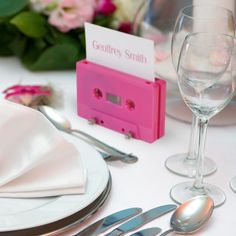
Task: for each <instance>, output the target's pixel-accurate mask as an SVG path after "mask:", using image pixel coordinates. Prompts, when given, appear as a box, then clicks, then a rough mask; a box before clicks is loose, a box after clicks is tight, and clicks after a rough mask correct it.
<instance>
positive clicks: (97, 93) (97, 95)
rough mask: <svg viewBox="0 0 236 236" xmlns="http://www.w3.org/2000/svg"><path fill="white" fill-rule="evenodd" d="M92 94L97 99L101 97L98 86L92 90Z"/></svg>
mask: <svg viewBox="0 0 236 236" xmlns="http://www.w3.org/2000/svg"><path fill="white" fill-rule="evenodd" d="M93 94H94V96H95V98H97V99H101V98H102V97H103V94H102V91H101V89H99V88H95V89H94V90H93Z"/></svg>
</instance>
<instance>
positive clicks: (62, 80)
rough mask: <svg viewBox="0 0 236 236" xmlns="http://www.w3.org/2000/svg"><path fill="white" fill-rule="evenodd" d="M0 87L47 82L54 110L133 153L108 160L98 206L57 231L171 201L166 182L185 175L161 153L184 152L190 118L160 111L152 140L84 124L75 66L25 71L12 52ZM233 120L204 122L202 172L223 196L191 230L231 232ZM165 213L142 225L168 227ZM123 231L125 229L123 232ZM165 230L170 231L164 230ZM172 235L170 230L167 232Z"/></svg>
mask: <svg viewBox="0 0 236 236" xmlns="http://www.w3.org/2000/svg"><path fill="white" fill-rule="evenodd" d="M0 72H1V74H0V81H1V83H0V90H1V91H3V90H4V89H5V88H6V87H9V86H11V85H13V84H17V83H20V82H21V83H22V84H49V83H50V84H51V85H52V86H53V87H55V88H56V89H57V90H58V91H59V92H61V93H62V94H63V96H62V97H59V99H62V100H63V103H64V107H62V108H60V109H59V110H60V111H61V112H62V113H64V114H65V115H66V116H67V117H68V118H69V119H70V120H71V122H72V124H73V126H74V127H75V128H80V129H81V130H83V131H85V132H87V133H89V134H91V135H93V136H94V137H96V138H98V139H100V140H102V141H103V142H106V143H108V144H110V145H113V146H115V147H117V148H118V149H120V150H122V151H125V152H132V153H134V154H136V155H137V156H138V157H139V161H138V162H137V163H135V164H124V163H121V162H113V163H108V165H109V169H110V171H111V174H112V179H113V186H112V191H111V193H110V196H109V198H108V199H107V201H106V203H105V204H104V206H103V207H102V208H101V209H100V210H99V211H98V212H97V213H96V214H95V215H93V216H92V217H91V218H90V219H88V220H87V221H86V222H84V223H83V224H80V225H78V226H76V227H73V228H72V229H70V230H67V231H66V232H64V233H61V234H60V235H61V236H62V235H72V234H73V233H75V232H78V231H80V230H82V229H83V228H85V227H86V226H88V225H89V224H91V223H92V222H95V221H97V220H98V219H100V218H102V217H104V216H106V215H109V214H110V213H113V212H115V211H118V210H121V209H125V208H128V207H132V206H139V207H142V208H143V210H144V211H145V210H148V209H150V208H153V207H156V206H158V205H162V204H169V203H173V201H172V200H171V199H170V197H169V190H170V188H171V187H172V186H173V185H175V184H177V183H180V182H183V181H186V180H187V178H184V177H180V176H177V175H175V174H172V173H170V172H169V171H168V170H167V169H166V168H165V167H164V162H165V160H166V158H167V157H168V156H170V155H172V154H175V153H180V152H186V151H187V147H188V142H189V137H190V124H189V123H183V122H180V121H177V120H174V119H172V118H169V117H166V132H165V136H164V137H162V138H161V139H160V140H157V141H156V142H154V143H152V144H148V143H145V142H143V141H139V140H134V139H131V140H127V139H125V138H124V136H123V135H122V134H120V133H116V132H114V131H112V130H108V129H106V128H102V127H100V126H90V125H88V122H87V121H86V120H85V119H83V118H80V117H78V116H77V115H76V75H75V71H62V72H37V73H36V72H30V71H27V70H26V69H25V68H24V67H23V66H22V65H21V64H20V62H19V61H18V59H16V58H14V57H13V58H11V57H10V58H0ZM3 112H4V111H2V113H3ZM235 136H236V126H221V127H216V126H215V127H214V126H210V127H209V129H208V133H207V141H206V155H207V156H208V157H211V158H212V159H214V161H215V162H216V164H217V167H218V170H217V172H216V173H215V174H213V175H211V176H209V177H207V178H205V180H206V181H208V182H209V183H212V184H216V185H217V186H219V187H221V189H222V190H223V191H224V192H225V194H226V197H227V199H226V202H225V203H224V204H223V205H222V206H221V207H219V208H216V209H215V211H214V213H213V216H212V218H211V219H210V221H209V223H208V224H207V225H206V227H204V228H203V229H202V230H201V231H199V232H198V233H196V234H195V235H201V236H209V235H211V236H213V235H214V236H222V235H236V226H234V223H235V218H236V193H234V192H233V191H232V190H231V189H230V187H229V181H230V179H231V178H232V177H233V176H235V175H236V148H235V146H236V138H235ZM170 216H171V214H167V215H165V216H162V217H160V218H158V219H156V220H154V221H152V222H150V223H149V224H147V225H145V226H144V227H142V228H147V227H154V226H158V227H161V228H162V229H163V230H166V229H168V228H169V219H170ZM127 235H128V234H127ZM170 235H171V234H170ZM172 235H174V234H172Z"/></svg>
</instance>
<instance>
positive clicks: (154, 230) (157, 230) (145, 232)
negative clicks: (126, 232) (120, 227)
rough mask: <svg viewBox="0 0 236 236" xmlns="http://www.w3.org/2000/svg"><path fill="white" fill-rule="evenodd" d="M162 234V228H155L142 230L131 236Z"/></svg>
mask: <svg viewBox="0 0 236 236" xmlns="http://www.w3.org/2000/svg"><path fill="white" fill-rule="evenodd" d="M160 232H161V228H158V227H153V228H147V229H142V230H140V231H138V232H135V233H134V234H131V235H130V236H154V235H157V234H159V233H160Z"/></svg>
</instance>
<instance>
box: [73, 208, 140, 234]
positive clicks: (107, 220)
mask: <svg viewBox="0 0 236 236" xmlns="http://www.w3.org/2000/svg"><path fill="white" fill-rule="evenodd" d="M140 212H142V209H141V208H137V207H136V208H128V209H125V210H122V211H118V212H116V213H113V214H111V215H109V216H106V217H104V218H103V219H101V220H99V221H97V222H95V223H93V224H92V225H90V226H89V227H87V228H85V229H84V230H82V231H81V232H79V233H77V234H75V235H74V236H88V235H89V236H95V235H98V234H100V233H102V232H104V231H106V230H108V229H109V228H111V227H112V226H114V225H116V224H118V223H120V222H122V221H124V220H127V219H129V218H131V217H133V216H135V215H137V214H139V213H140Z"/></svg>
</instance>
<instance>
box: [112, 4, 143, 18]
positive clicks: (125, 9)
mask: <svg viewBox="0 0 236 236" xmlns="http://www.w3.org/2000/svg"><path fill="white" fill-rule="evenodd" d="M143 1H144V0H113V2H114V3H115V5H116V6H117V10H116V12H115V15H114V17H115V18H116V20H117V21H119V22H133V20H134V16H135V14H136V12H137V10H138V8H139V6H140V5H141V3H142V2H143Z"/></svg>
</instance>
